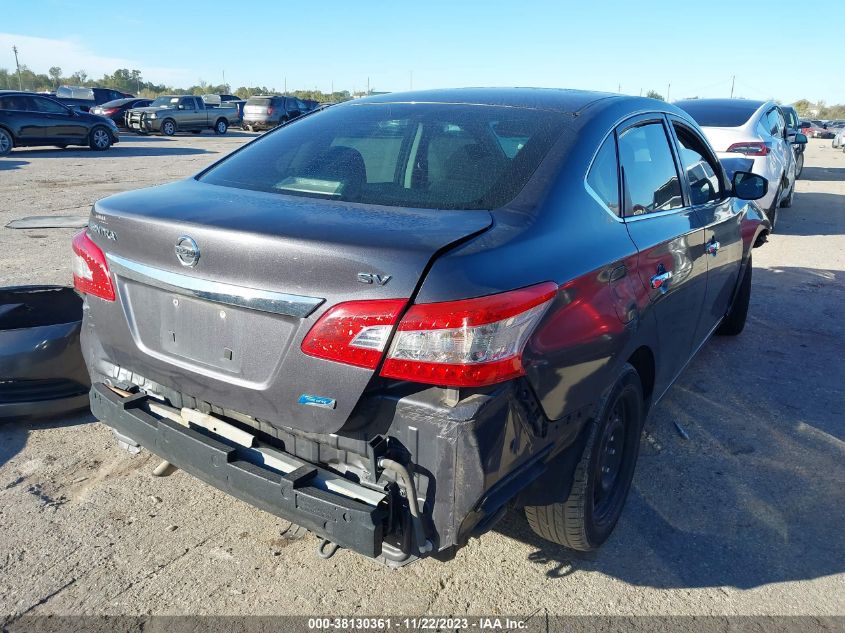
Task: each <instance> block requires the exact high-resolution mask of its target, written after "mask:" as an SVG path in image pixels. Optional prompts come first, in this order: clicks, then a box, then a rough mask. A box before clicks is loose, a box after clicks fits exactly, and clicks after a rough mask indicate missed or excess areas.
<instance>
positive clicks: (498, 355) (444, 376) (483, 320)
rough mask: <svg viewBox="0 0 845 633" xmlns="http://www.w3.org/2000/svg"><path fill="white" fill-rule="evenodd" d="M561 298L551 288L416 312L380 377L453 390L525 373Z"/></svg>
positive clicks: (394, 344) (405, 323) (395, 341)
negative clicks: (526, 353)
mask: <svg viewBox="0 0 845 633" xmlns="http://www.w3.org/2000/svg"><path fill="white" fill-rule="evenodd" d="M556 293H557V285H556V284H554V283H552V282H547V283H542V284H538V285H536V286H529V287H528V288H521V289H519V290H513V291H511V292H504V293H501V294H496V295H490V296H487V297H479V298H477V299H466V300H462V301H448V302H443V303H429V304H420V305H414V306H411V308H410V309H409V310H408V312H407V314H406V315H405V316H404V317H403V318H402V321H401V322H400V323H399V327H398V328H397V332H396V334H395V336H394V337H393V342H392V343H391V345H390V350H389V351H388V353H387V359H386V360H385V361H384V365H383V366H382V369H381V375H382V376H385V377H388V378H397V379H400V380H410V381H413V382H422V383H428V384H435V385H441V386H450V387H479V386H484V385H492V384H495V383H498V382H502V381H505V380H509V379H510V378H514V377H516V376H521V375H523V374H524V373H525V369H524V368H523V365H522V352H523V349H524V347H525V343H526V342H527V341H528V338H529V337H530V336H531V333H532V332H533V331H534V328H535V327H536V326H537V324H538V323H539V321H540V319H541V318H542V316H543V314H544V313H545V312H546V309H547V308H548V307H549V305H550V304H551V302H552V299H553V298H554V296H555V294H556Z"/></svg>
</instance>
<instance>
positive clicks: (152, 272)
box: [106, 254, 325, 319]
mask: <svg viewBox="0 0 845 633" xmlns="http://www.w3.org/2000/svg"><path fill="white" fill-rule="evenodd" d="M106 259H107V260H108V264H109V269H110V270H111V272H112V273H114V274H115V275H118V276H120V277H122V278H124V279H131V280H132V281H137V282H139V283H142V284H145V285H147V286H153V287H155V288H160V289H161V290H166V291H167V292H173V293H175V294H179V295H185V296H189V297H196V298H198V299H204V300H206V301H213V302H215V303H223V304H226V305H231V306H238V307H242V308H249V309H251V310H258V311H260V312H270V313H272V314H283V315H285V316H292V317H299V318H301V319H304V318H305V317H307V316H308V315H309V314H311V313H312V312H314V310H316V309H317V308H318V307H319V306H320V305H321V304H322V303H323V302H324V301H325V299H323V298H321V297H304V296H300V295H292V294H287V293H285V292H273V291H270V290H259V289H257V288H247V287H245V286H235V285H232V284H226V283H222V282H219V281H211V280H208V279H200V278H198V277H193V276H190V275H183V274H179V273H174V272H170V271H168V270H162V269H160V268H154V267H152V266H147V265H146V264H141V263H139V262H135V261H132V260H129V259H125V258H123V257H120V256H118V255H112V254H107V255H106Z"/></svg>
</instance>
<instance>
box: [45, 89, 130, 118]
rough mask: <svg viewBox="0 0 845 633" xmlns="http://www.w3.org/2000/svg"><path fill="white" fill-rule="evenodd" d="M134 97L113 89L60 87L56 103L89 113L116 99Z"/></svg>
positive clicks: (57, 91)
mask: <svg viewBox="0 0 845 633" xmlns="http://www.w3.org/2000/svg"><path fill="white" fill-rule="evenodd" d="M133 96H134V95H131V94H127V93H125V92H120V91H119V90H113V89H111V88H84V87H79V86H59V88H58V90H56V95H55V98H56V101H59V102H60V103H63V104H65V105H66V106H69V107H71V108H77V109H79V110H82V111H84V112H88V111H89V110H90V109H91V108H93V107H94V106H98V105H102V104H104V103H108V102H109V101H114V100H115V99H125V98H128V97H133Z"/></svg>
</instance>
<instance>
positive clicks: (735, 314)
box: [716, 255, 752, 336]
mask: <svg viewBox="0 0 845 633" xmlns="http://www.w3.org/2000/svg"><path fill="white" fill-rule="evenodd" d="M751 270H752V268H751V255H749V256H748V263H747V264H746V265H745V271H744V272H743V273H742V280H741V281H740V282H739V288H738V289H737V291H736V297H734V302H733V304H732V305H731V309H730V310H729V311H728V313H727V314H726V315H725V318H724V319H723V320H722V324H721V325H720V326H719V329H717V330H716V334H719V335H721V336H736V335H737V334H739V333H740V332H742V330H743V328H745V320H746V318H747V317H748V304H749V303H750V302H751Z"/></svg>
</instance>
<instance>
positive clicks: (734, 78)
mask: <svg viewBox="0 0 845 633" xmlns="http://www.w3.org/2000/svg"><path fill="white" fill-rule="evenodd" d="M735 81H736V75H731V99H733V98H734V82H735Z"/></svg>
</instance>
